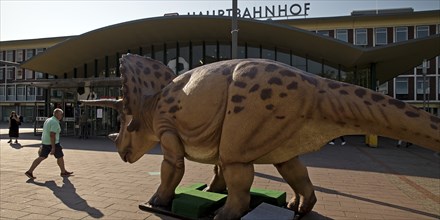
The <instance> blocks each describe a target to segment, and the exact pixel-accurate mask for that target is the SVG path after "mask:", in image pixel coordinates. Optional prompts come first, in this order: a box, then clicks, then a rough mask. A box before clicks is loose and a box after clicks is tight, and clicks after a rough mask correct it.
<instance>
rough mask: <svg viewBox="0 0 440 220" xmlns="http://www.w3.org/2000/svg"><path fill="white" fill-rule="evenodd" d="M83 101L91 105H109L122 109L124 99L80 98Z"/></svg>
mask: <svg viewBox="0 0 440 220" xmlns="http://www.w3.org/2000/svg"><path fill="white" fill-rule="evenodd" d="M80 102H81V103H84V104H85V105H91V106H100V107H109V108H113V109H116V110H118V111H122V99H118V100H115V99H97V100H80Z"/></svg>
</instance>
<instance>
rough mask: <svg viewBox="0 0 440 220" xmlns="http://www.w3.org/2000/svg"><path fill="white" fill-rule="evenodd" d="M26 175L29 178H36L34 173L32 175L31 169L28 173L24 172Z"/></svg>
mask: <svg viewBox="0 0 440 220" xmlns="http://www.w3.org/2000/svg"><path fill="white" fill-rule="evenodd" d="M24 175H26V176H27V177H29V179H36V177H34V175H32V173H29V171H27V172H26V173H24Z"/></svg>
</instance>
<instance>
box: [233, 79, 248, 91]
mask: <svg viewBox="0 0 440 220" xmlns="http://www.w3.org/2000/svg"><path fill="white" fill-rule="evenodd" d="M234 86H237V87H238V88H242V89H243V88H246V86H247V84H246V83H245V82H241V81H235V82H234Z"/></svg>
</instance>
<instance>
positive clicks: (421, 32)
mask: <svg viewBox="0 0 440 220" xmlns="http://www.w3.org/2000/svg"><path fill="white" fill-rule="evenodd" d="M416 29H417V31H416V38H422V37H427V36H429V26H417V28H416Z"/></svg>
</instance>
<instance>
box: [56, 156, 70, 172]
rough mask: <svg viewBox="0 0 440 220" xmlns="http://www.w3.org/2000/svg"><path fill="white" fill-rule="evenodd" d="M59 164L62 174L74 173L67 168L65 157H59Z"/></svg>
mask: <svg viewBox="0 0 440 220" xmlns="http://www.w3.org/2000/svg"><path fill="white" fill-rule="evenodd" d="M57 164H58V166H59V167H60V170H61V176H70V175H72V174H73V172H69V171H67V170H66V167H65V166H64V157H60V158H57Z"/></svg>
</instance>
